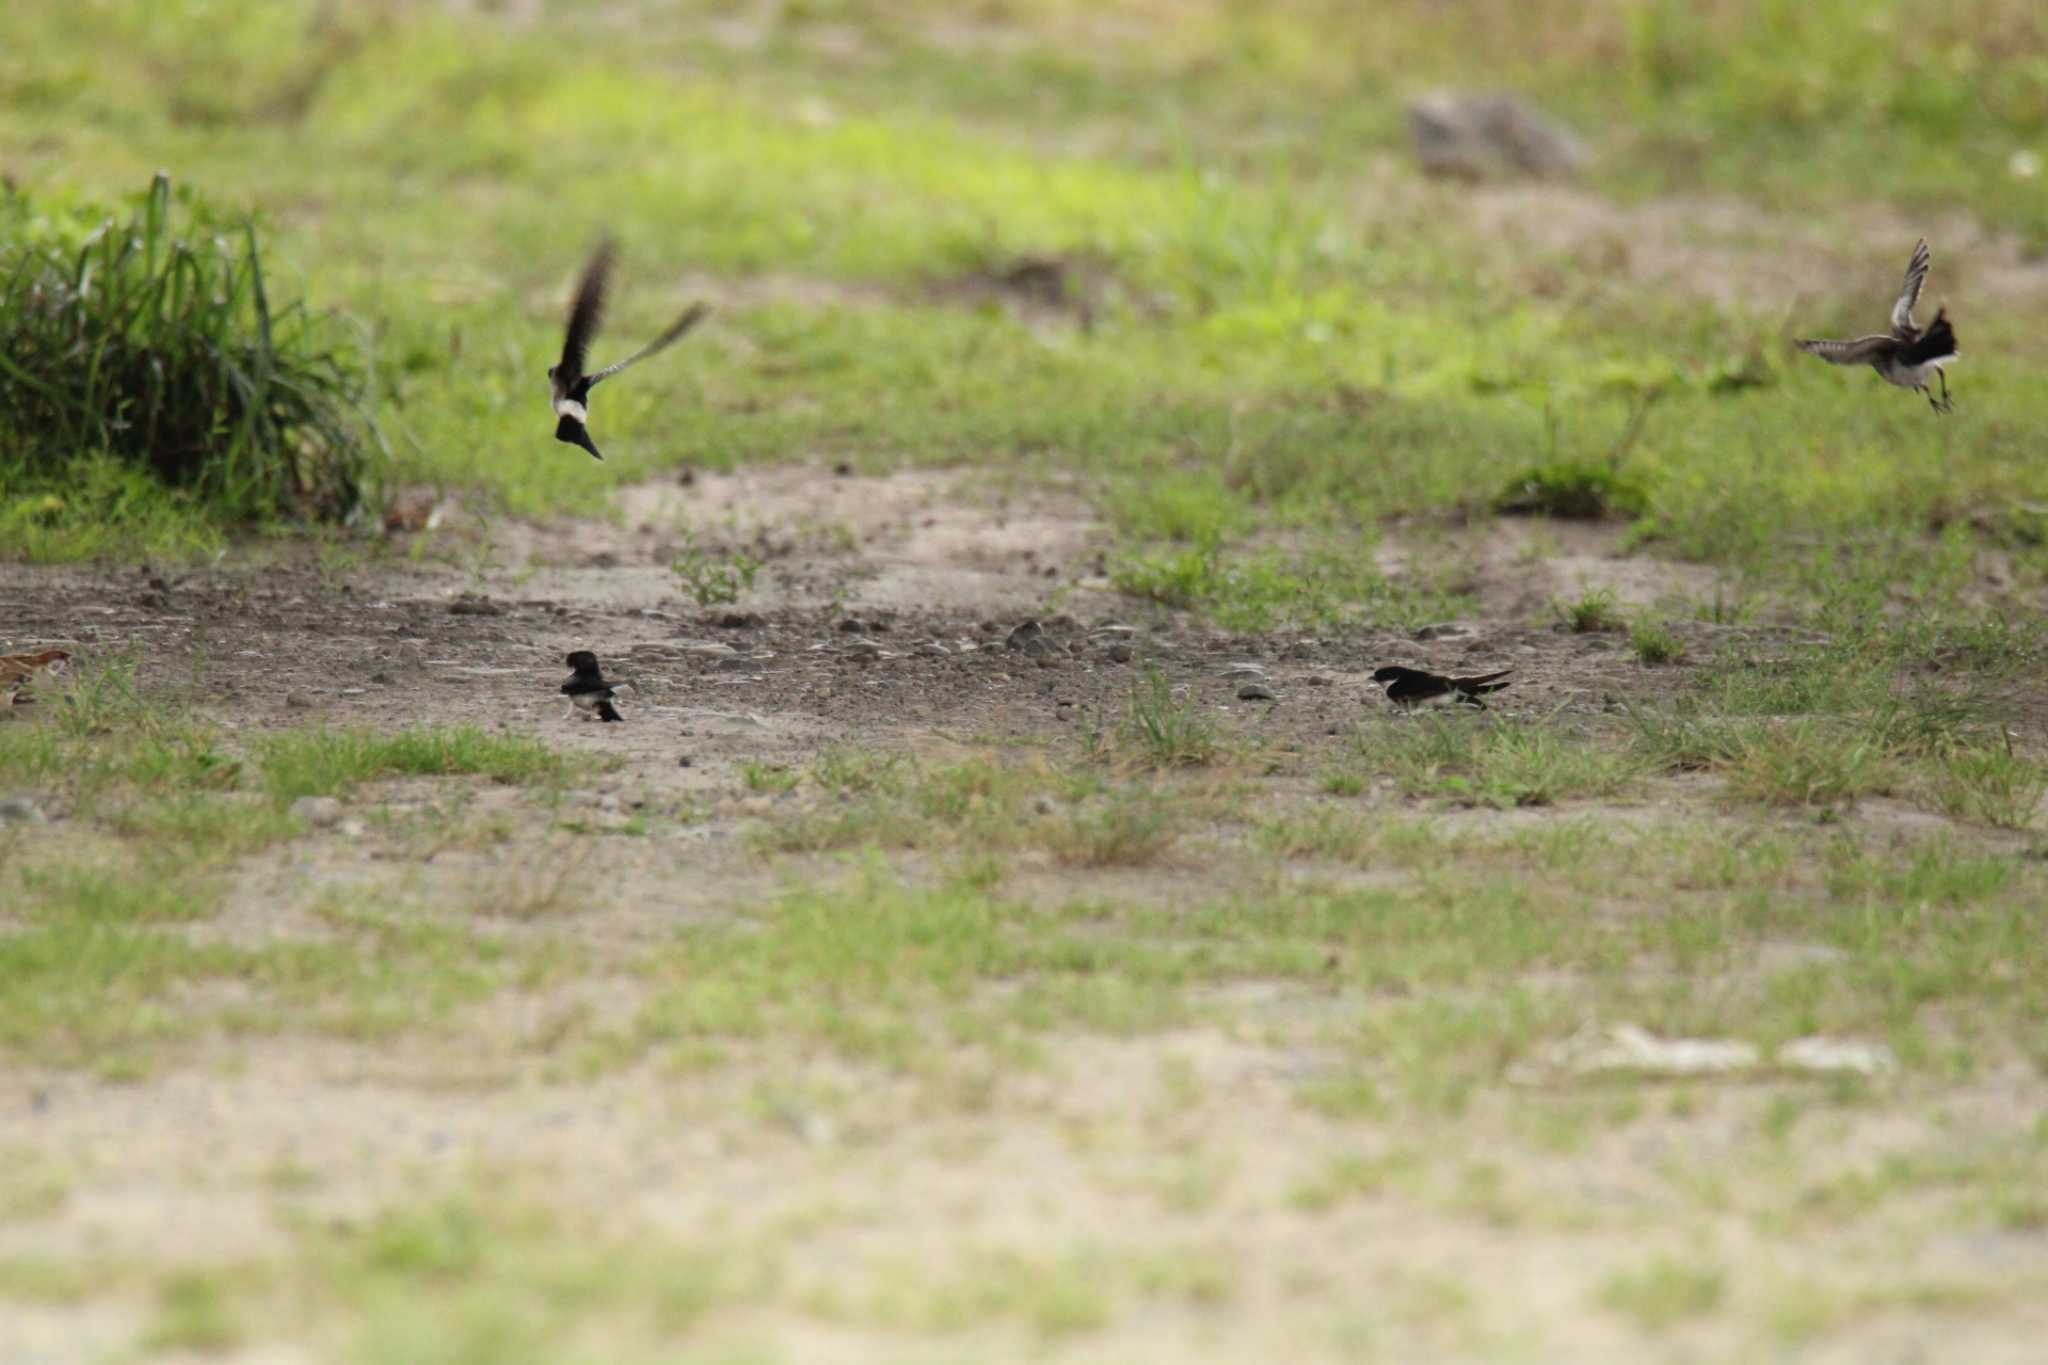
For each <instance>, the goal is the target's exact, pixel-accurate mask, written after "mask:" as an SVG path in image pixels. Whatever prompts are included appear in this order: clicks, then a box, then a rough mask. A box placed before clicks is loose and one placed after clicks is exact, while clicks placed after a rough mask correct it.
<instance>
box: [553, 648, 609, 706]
mask: <svg viewBox="0 0 2048 1365" xmlns="http://www.w3.org/2000/svg"><path fill="white" fill-rule="evenodd" d="M563 662H564V663H566V664H568V665H569V667H570V668H572V669H574V670H576V671H575V672H574V673H571V674H570V675H569V681H567V682H565V683H563V684H562V695H564V696H566V697H567V698H568V699H569V704H570V705H571V706H573V707H575V708H576V709H577V710H578V711H589V712H593V713H594V714H595V715H596V716H597V718H598V719H599V720H602V721H618V720H624V719H625V717H624V716H622V715H620V714H619V713H618V710H617V709H616V708H615V707H613V705H612V702H613V701H614V700H615V699H616V698H617V697H618V693H617V691H616V690H615V689H616V688H620V687H624V686H625V684H624V683H611V682H606V681H605V676H604V671H603V670H602V669H600V668H599V667H598V666H597V656H596V655H595V654H592V653H591V652H590V651H589V650H587V649H579V650H577V651H576V652H575V653H573V654H571V655H570V656H569V657H568V658H567V659H565V660H563Z"/></svg>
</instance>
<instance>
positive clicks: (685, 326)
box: [590, 303, 711, 386]
mask: <svg viewBox="0 0 2048 1365" xmlns="http://www.w3.org/2000/svg"><path fill="white" fill-rule="evenodd" d="M710 311H711V308H710V305H708V304H703V303H693V304H691V305H690V306H689V308H688V309H687V310H685V312H684V313H683V315H682V316H681V317H679V318H677V319H676V320H675V321H674V322H672V323H670V324H669V328H668V330H667V331H665V332H663V333H662V334H661V335H660V336H658V337H656V338H655V339H654V340H652V341H650V342H648V343H647V344H646V345H645V346H642V347H641V348H640V349H639V350H637V351H635V352H633V354H631V355H629V356H627V357H626V358H625V359H624V360H621V361H619V362H618V363H617V364H615V365H607V366H605V367H604V368H603V369H601V370H599V371H598V372H597V373H596V374H594V375H592V376H590V382H591V384H592V385H593V386H594V385H596V384H597V383H599V382H600V381H602V380H606V379H610V378H611V377H612V376H613V375H615V374H617V373H618V372H619V371H620V370H623V369H625V368H626V367H627V366H628V365H637V364H639V363H640V362H641V361H643V360H645V359H647V357H649V356H651V355H654V354H656V353H657V352H660V351H665V350H667V349H668V348H669V347H671V346H673V345H675V344H676V342H678V341H680V340H682V336H683V333H685V332H687V331H689V330H690V329H691V328H692V327H695V326H696V325H697V324H698V323H700V322H702V321H703V320H704V316H705V314H707V313H709V312H710Z"/></svg>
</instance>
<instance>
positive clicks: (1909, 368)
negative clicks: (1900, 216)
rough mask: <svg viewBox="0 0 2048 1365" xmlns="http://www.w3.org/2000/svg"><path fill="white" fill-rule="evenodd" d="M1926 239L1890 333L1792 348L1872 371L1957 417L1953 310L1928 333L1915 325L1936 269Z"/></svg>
mask: <svg viewBox="0 0 2048 1365" xmlns="http://www.w3.org/2000/svg"><path fill="white" fill-rule="evenodd" d="M1933 259H1934V258H1933V257H1932V256H1930V255H1929V254H1928V251H1927V243H1926V241H1925V240H1924V239H1923V240H1922V241H1921V242H1920V244H1919V245H1918V246H1916V247H1914V248H1913V259H1912V261H1911V262H1910V263H1909V264H1908V265H1907V266H1906V283H1905V286H1904V287H1903V288H1902V289H1901V290H1900V291H1899V301H1898V302H1897V303H1894V304H1893V305H1892V321H1891V328H1890V330H1889V331H1884V332H1879V333H1877V334H1876V335H1874V336H1867V337H1857V338H1856V339H1855V340H1854V341H1798V342H1794V343H1793V344H1794V345H1796V346H1797V347H1798V348H1799V349H1800V350H1802V351H1804V352H1806V353H1807V354H1808V355H1817V356H1819V357H1820V358H1821V359H1822V360H1825V361H1827V362H1828V363H1829V364H1831V365H1868V366H1870V368H1872V369H1873V370H1876V371H1877V372H1878V374H1879V375H1880V376H1882V377H1883V379H1884V381H1885V382H1886V383H1887V384H1896V385H1898V386H1899V387H1900V388H1902V389H1918V390H1919V391H1920V392H1921V393H1924V394H1926V395H1927V401H1928V403H1929V404H1931V405H1932V406H1933V408H1934V410H1935V411H1936V412H1953V411H1954V410H1955V405H1954V404H1953V403H1951V402H1950V401H1949V396H1948V374H1947V373H1946V371H1944V370H1943V368H1942V367H1943V366H1945V365H1948V364H1950V363H1951V362H1953V361H1954V360H1955V359H1956V332H1955V328H1953V327H1951V326H1949V322H1948V309H1946V308H1939V309H1936V310H1935V314H1934V321H1933V322H1930V323H1928V324H1927V326H1926V327H1925V328H1922V327H1920V326H1919V325H1918V324H1917V323H1915V322H1914V321H1913V305H1915V304H1917V303H1918V302H1920V286H1922V285H1923V284H1925V283H1927V269H1928V267H1929V266H1930V265H1931V264H1932V263H1933ZM1930 379H1938V380H1939V381H1940V382H1941V397H1939V398H1936V397H1935V396H1934V391H1933V390H1932V389H1929V388H1928V387H1927V382H1928V381H1929V380H1930Z"/></svg>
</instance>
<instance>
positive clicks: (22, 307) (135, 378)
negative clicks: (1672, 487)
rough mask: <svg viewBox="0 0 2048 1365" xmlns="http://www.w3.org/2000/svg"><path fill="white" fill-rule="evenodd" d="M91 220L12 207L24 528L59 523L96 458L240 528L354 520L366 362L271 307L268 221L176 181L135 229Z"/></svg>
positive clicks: (7, 393)
mask: <svg viewBox="0 0 2048 1365" xmlns="http://www.w3.org/2000/svg"><path fill="white" fill-rule="evenodd" d="M91 216H92V215H91V214H90V213H89V212H74V213H71V214H60V215H56V216H55V217H54V218H53V216H52V215H51V214H50V213H47V212H43V211H41V210H39V209H38V208H37V207H36V206H34V205H32V204H31V203H30V202H29V201H28V200H27V199H26V198H24V197H23V196H21V195H19V194H16V193H13V192H11V191H10V192H9V193H8V195H7V196H6V198H5V199H4V200H0V376H4V378H5V380H6V382H5V383H4V384H0V434H4V437H5V440H6V442H7V444H8V445H9V446H10V447H11V448H12V449H13V450H14V451H15V452H16V454H15V458H14V462H13V464H12V468H11V469H10V470H9V471H8V475H9V482H10V483H11V484H14V485H16V488H15V492H14V495H13V496H14V497H16V498H17V499H19V498H20V497H21V496H22V494H23V492H27V493H28V494H29V495H30V498H31V512H30V515H29V516H28V518H27V519H28V520H31V521H32V520H34V519H35V518H36V516H38V515H47V516H50V517H61V515H62V513H63V512H64V510H65V499H66V497H67V496H68V489H69V487H70V484H71V478H70V476H71V472H72V468H73V466H74V465H75V464H76V463H77V462H79V461H80V460H81V459H90V458H91V457H92V456H93V455H95V454H97V453H99V452H106V453H108V454H110V455H112V456H113V457H115V458H116V459H118V460H120V461H122V462H124V463H126V464H128V465H131V466H133V467H135V468H138V469H142V470H146V471H147V472H148V473H149V474H151V475H153V476H154V477H155V478H156V479H157V480H158V481H159V482H161V483H163V484H165V485H167V486H170V487H174V488H181V489H189V490H191V491H192V492H193V494H194V495H195V496H197V497H198V498H199V499H200V500H201V501H202V502H204V503H206V504H208V505H210V506H213V507H216V508H218V509H219V510H220V511H221V512H222V513H223V514H225V516H226V517H227V518H229V519H232V520H252V519H263V518H270V517H278V516H292V517H326V518H338V517H340V516H343V515H345V514H346V513H348V512H350V511H352V510H353V509H354V508H355V507H356V506H357V504H358V502H359V501H360V500H361V498H362V496H363V493H364V490H365V485H366V482H367V481H368V479H369V477H370V474H371V452H372V450H373V447H374V443H375V439H376V438H375V433H374V429H373V428H372V426H371V425H370V423H369V419H368V417H367V411H366V409H365V407H364V399H365V395H366V393H367V390H368V381H367V379H366V377H365V374H366V370H367V365H366V362H365V360H364V358H363V357H362V356H361V355H360V354H359V352H358V349H357V348H356V347H355V346H354V345H351V344H348V343H345V342H344V341H342V340H341V339H339V337H338V334H337V329H336V328H335V326H334V324H333V322H332V320H331V319H328V318H323V317H320V316H316V315H315V314H313V313H311V312H309V311H308V310H307V309H306V307H305V306H304V305H303V304H302V303H300V302H297V301H293V302H289V303H279V302H274V301H273V300H272V298H271V297H270V292H269V284H268V281H267V279H266V276H265V271H264V264H263V253H262V249H261V247H260V245H259V244H258V240H257V234H256V226H255V224H254V223H253V222H252V221H249V220H246V219H244V220H240V221H234V220H230V219H229V218H227V217H225V216H224V215H222V214H220V213H218V212H217V211H215V210H214V209H212V208H211V207H209V206H208V205H207V204H206V203H205V201H204V200H202V199H200V198H199V197H198V196H197V195H194V194H192V193H190V192H189V191H181V192H179V193H178V194H176V195H174V194H173V193H172V190H171V182H170V179H169V177H168V176H165V175H162V174H159V175H158V176H157V177H156V178H155V180H154V181H153V182H152V183H151V185H150V187H149V189H148V191H147V192H145V193H144V194H143V195H142V196H141V199H140V202H139V203H138V204H137V205H136V207H135V208H134V210H133V212H132V213H131V215H130V216H129V217H128V218H127V220H126V221H125V222H120V223H116V222H115V221H114V220H113V219H111V218H102V219H101V221H99V222H98V223H97V224H96V225H92V226H88V224H89V223H90V222H91ZM38 493H39V494H40V495H41V497H42V498H44V499H47V498H50V497H55V498H56V499H57V500H58V502H57V505H56V506H55V507H54V508H52V507H49V505H48V504H47V502H43V503H40V504H38V503H35V502H34V501H33V499H34V496H35V495H36V494H38ZM37 507H40V508H41V509H43V510H42V511H40V512H38V511H35V510H34V509H35V508H37ZM19 508H20V503H19V502H18V501H17V512H16V515H17V516H21V512H20V510H19Z"/></svg>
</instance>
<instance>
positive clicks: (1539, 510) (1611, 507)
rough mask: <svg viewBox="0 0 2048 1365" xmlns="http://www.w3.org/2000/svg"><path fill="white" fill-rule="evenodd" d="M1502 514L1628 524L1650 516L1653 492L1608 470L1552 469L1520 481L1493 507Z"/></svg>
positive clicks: (1585, 466)
mask: <svg viewBox="0 0 2048 1365" xmlns="http://www.w3.org/2000/svg"><path fill="white" fill-rule="evenodd" d="M1493 506H1494V510H1495V511H1497V512H1513V513H1519V514H1522V515H1527V516H1542V517H1558V518H1560V519H1565V520H1572V521H1601V520H1605V519H1607V518H1610V517H1615V518H1622V519H1628V518H1632V517H1639V516H1641V515H1642V514H1643V513H1644V512H1646V511H1647V510H1649V506H1650V494H1649V489H1648V488H1647V487H1646V486H1645V485H1644V484H1643V483H1642V482H1641V481H1640V480H1638V479H1635V478H1632V477H1631V476H1629V475H1627V474H1623V473H1621V472H1620V471H1618V470H1615V469H1612V468H1609V467H1608V466H1606V465H1604V464H1573V463H1566V464H1551V465H1543V466H1540V467H1539V468H1536V469H1532V470H1530V471H1528V472H1527V473H1526V474H1520V475H1517V476H1516V477H1515V478H1513V479H1511V480H1510V481H1509V482H1508V485H1507V487H1506V488H1503V489H1502V490H1501V492H1500V495H1499V496H1498V497H1496V498H1495V499H1494V501H1493Z"/></svg>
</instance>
